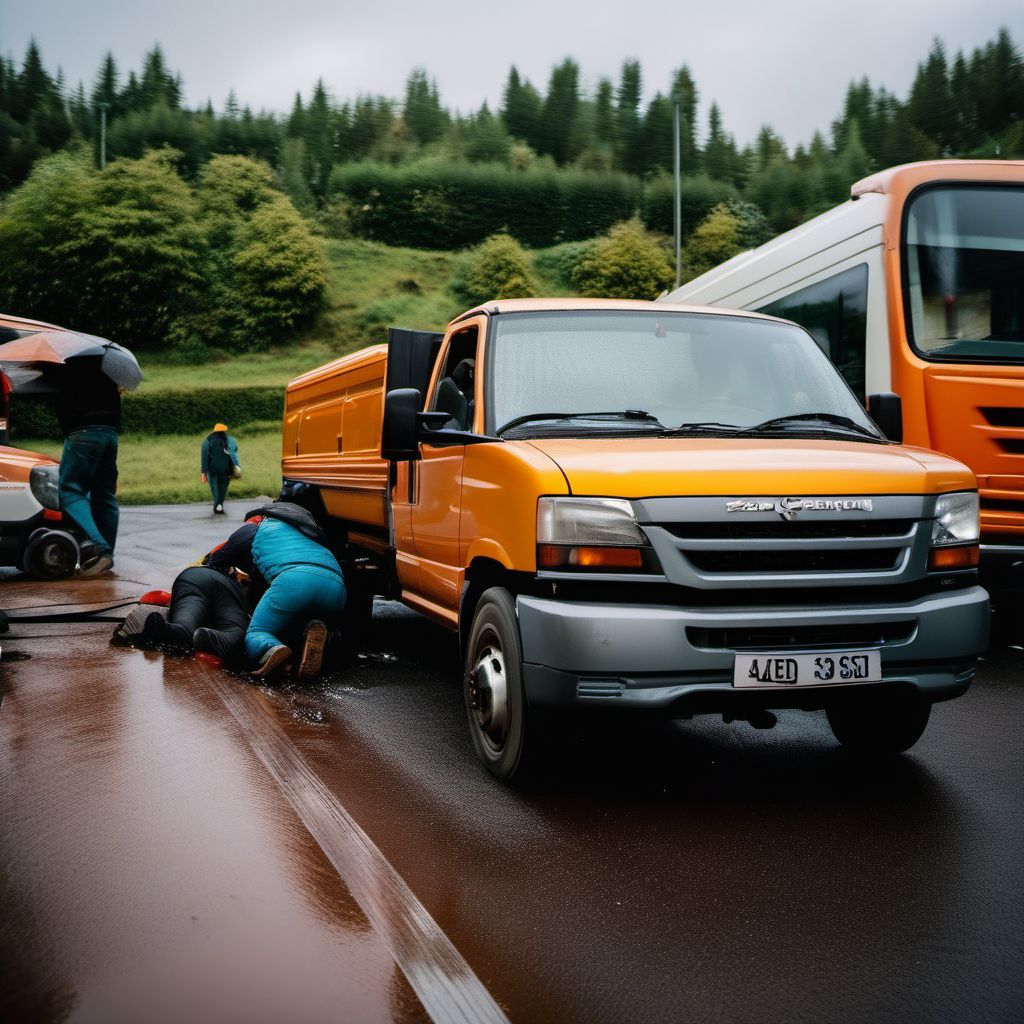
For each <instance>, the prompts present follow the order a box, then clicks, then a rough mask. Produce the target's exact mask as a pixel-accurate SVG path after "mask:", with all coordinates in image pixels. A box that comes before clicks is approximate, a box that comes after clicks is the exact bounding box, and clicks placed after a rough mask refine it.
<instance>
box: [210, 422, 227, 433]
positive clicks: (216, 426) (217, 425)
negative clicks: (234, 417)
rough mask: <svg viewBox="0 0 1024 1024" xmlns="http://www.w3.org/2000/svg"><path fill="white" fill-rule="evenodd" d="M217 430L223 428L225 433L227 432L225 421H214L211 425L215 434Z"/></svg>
mask: <svg viewBox="0 0 1024 1024" xmlns="http://www.w3.org/2000/svg"><path fill="white" fill-rule="evenodd" d="M218 430H223V431H224V433H225V434H226V433H227V432H228V425H227V424H226V423H215V424H214V425H213V432H214V433H215V434H216V433H217V431H218Z"/></svg>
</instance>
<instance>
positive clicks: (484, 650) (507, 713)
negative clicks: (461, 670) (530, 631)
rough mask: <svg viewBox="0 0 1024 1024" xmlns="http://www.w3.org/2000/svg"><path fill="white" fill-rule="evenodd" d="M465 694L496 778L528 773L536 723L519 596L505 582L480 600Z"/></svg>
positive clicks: (478, 744)
mask: <svg viewBox="0 0 1024 1024" xmlns="http://www.w3.org/2000/svg"><path fill="white" fill-rule="evenodd" d="M463 694H464V696H465V701H466V714H467V716H468V718H469V731H470V735H471V736H472V737H473V746H474V747H475V749H476V753H477V757H479V758H480V760H481V761H482V762H483V764H484V766H485V767H486V768H487V770H488V771H489V772H490V773H491V774H492V775H493V776H495V778H498V779H506V780H510V779H512V778H519V779H522V778H524V777H525V776H526V775H527V774H528V772H529V770H530V769H531V768H532V767H533V766H534V765H533V763H534V761H535V757H536V749H535V748H536V745H537V743H536V740H537V737H536V736H535V735H534V734H535V733H536V731H537V723H536V721H535V719H536V714H530V709H529V707H528V706H527V703H526V692H525V690H524V688H523V653H522V646H521V644H520V641H519V620H518V618H517V616H516V606H515V601H514V599H513V597H512V595H511V594H510V593H509V592H508V591H507V590H505V589H504V587H492V588H491V589H490V590H486V591H484V593H483V594H482V595H481V597H480V601H479V602H478V603H477V606H476V611H475V612H474V614H473V625H472V626H471V628H470V631H469V642H468V643H467V644H466V672H465V676H464V683H463Z"/></svg>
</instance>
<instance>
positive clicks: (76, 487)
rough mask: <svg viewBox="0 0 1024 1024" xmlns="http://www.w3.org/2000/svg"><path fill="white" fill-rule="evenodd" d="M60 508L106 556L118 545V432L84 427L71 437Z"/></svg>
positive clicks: (62, 476) (62, 470)
mask: <svg viewBox="0 0 1024 1024" xmlns="http://www.w3.org/2000/svg"><path fill="white" fill-rule="evenodd" d="M59 479H60V505H61V509H62V510H63V511H64V512H65V514H66V515H68V516H70V517H71V518H72V519H73V520H74V521H75V522H76V523H77V524H78V526H79V527H80V528H81V530H82V532H83V533H85V535H86V536H87V537H88V538H89V540H90V541H92V543H93V544H95V545H96V546H97V547H98V548H99V553H100V554H103V555H113V553H114V544H115V543H116V542H117V522H118V519H119V518H120V509H119V508H118V504H117V431H116V430H115V429H114V428H113V427H82V428H81V429H80V430H73V431H72V432H71V433H70V434H68V437H67V440H66V441H65V442H64V453H63V455H62V456H61V460H60V478H59Z"/></svg>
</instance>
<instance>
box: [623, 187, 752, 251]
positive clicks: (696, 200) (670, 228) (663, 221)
mask: <svg viewBox="0 0 1024 1024" xmlns="http://www.w3.org/2000/svg"><path fill="white" fill-rule="evenodd" d="M679 193H680V199H681V206H682V221H683V224H682V228H683V240H684V241H685V240H686V238H687V236H689V235H690V234H691V233H692V232H693V231H694V229H695V228H696V227H697V225H698V224H699V223H700V222H701V221H702V220H704V218H705V217H706V216H707V215H708V214H709V213H710V212H711V211H712V210H713V209H714V208H715V207H716V206H718V205H719V204H720V203H725V202H728V201H729V200H734V199H738V198H739V195H738V193H737V192H736V189H735V188H734V187H733V186H732V185H731V184H729V183H728V182H725V181H717V180H714V179H712V178H708V177H706V176H705V175H695V176H694V177H689V178H683V179H682V181H681V182H680V183H679ZM673 210H674V202H673V188H672V176H671V175H667V174H666V175H660V176H659V177H657V178H654V179H652V180H651V181H650V182H648V183H647V184H646V185H645V186H644V194H643V199H642V201H641V203H640V218H641V220H643V222H644V224H646V225H647V227H648V228H650V229H651V230H652V231H658V232H661V233H662V234H666V235H671V234H672V233H673V232H674V230H675V225H674V223H673Z"/></svg>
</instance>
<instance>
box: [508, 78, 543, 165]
mask: <svg viewBox="0 0 1024 1024" xmlns="http://www.w3.org/2000/svg"><path fill="white" fill-rule="evenodd" d="M542 107H543V103H542V102H541V98H540V94H539V93H538V92H537V90H536V89H535V88H534V87H533V86H532V85H531V84H530V83H529V82H526V81H523V80H521V79H520V77H519V72H518V71H517V70H516V69H515V67H514V66H513V68H512V69H511V70H510V71H509V73H508V80H507V82H506V83H505V92H504V96H503V99H502V105H501V118H502V120H503V121H504V122H505V127H506V128H507V129H508V133H509V135H512V136H513V137H515V138H517V139H522V140H523V141H524V142H527V143H529V144H530V145H531V146H533V147H534V148H535V149H536V148H537V144H538V138H539V135H540V116H541V109H542Z"/></svg>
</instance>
